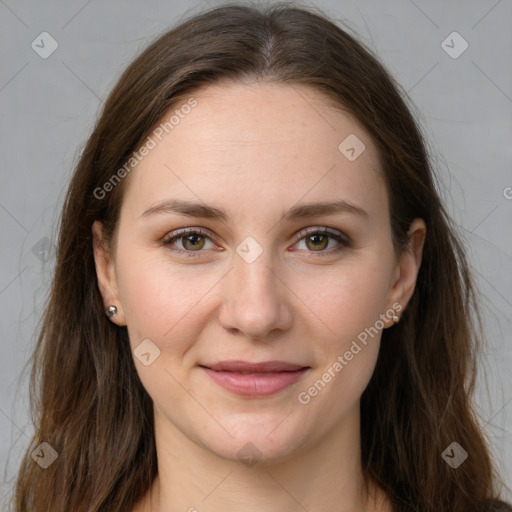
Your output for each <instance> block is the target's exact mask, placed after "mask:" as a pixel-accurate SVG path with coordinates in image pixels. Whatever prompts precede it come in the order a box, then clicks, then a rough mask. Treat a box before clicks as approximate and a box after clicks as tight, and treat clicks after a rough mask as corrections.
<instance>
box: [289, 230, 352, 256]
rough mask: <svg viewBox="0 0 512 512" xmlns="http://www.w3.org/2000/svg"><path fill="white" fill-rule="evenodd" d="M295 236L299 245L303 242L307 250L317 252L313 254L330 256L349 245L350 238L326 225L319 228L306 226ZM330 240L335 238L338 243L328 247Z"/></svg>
mask: <svg viewBox="0 0 512 512" xmlns="http://www.w3.org/2000/svg"><path fill="white" fill-rule="evenodd" d="M297 238H299V242H298V245H299V246H300V243H302V242H304V245H305V248H306V250H307V251H308V252H312V253H318V254H315V256H330V255H332V254H334V253H338V252H339V251H341V250H342V249H343V248H345V247H350V245H351V240H350V238H349V237H348V236H347V235H345V234H344V233H342V232H341V231H337V230H333V229H331V228H326V227H325V228H321V229H320V228H307V229H305V230H302V231H301V232H299V233H298V234H297ZM330 240H335V241H336V242H338V244H337V245H335V246H334V248H333V247H332V246H331V247H329V241H330ZM326 249H328V250H326Z"/></svg>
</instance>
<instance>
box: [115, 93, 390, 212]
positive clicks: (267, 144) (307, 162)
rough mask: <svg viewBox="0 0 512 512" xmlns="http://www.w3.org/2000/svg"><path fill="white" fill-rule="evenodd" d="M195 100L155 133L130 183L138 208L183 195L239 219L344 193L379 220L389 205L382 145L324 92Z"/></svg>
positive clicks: (178, 108)
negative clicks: (246, 213) (250, 213)
mask: <svg viewBox="0 0 512 512" xmlns="http://www.w3.org/2000/svg"><path fill="white" fill-rule="evenodd" d="M191 98H192V99H193V100H194V103H191V102H190V101H188V104H189V105H194V106H193V107H190V108H189V107H187V108H185V107H183V105H186V104H187V100H184V101H182V102H181V103H178V104H176V105H175V106H174V107H172V108H171V109H170V110H169V112H168V113H166V115H165V116H164V117H163V118H162V122H161V123H160V124H159V125H158V126H157V127H155V129H154V130H153V132H152V134H151V135H150V138H151V139H152V142H154V144H151V145H152V146H153V148H152V149H151V150H150V151H149V153H148V154H147V155H146V156H145V157H144V158H143V159H142V160H141V161H140V162H139V163H138V164H137V166H136V167H135V169H134V170H133V171H132V172H131V174H130V177H129V181H130V184H129V186H128V190H127V191H126V197H125V202H126V201H129V203H130V205H131V207H133V208H135V209H137V210H142V209H143V208H144V207H146V208H147V206H148V204H149V203H151V202H157V201H158V200H162V199H166V198H168V197H178V196H179V197H181V198H183V197H186V198H189V199H193V200H196V201H197V200H198V199H199V200H201V201H204V202H205V203H208V204H215V203H217V204H224V205H225V204H226V203H229V204H232V205H233V206H236V210H237V211H236V212H233V214H235V213H236V214H239V215H242V213H243V212H242V210H243V209H244V208H245V209H247V210H250V211H254V209H255V208H256V209H260V210H262V209H267V208H273V209H274V210H275V208H276V205H278V206H280V207H281V210H282V206H284V205H288V206H291V205H292V204H295V203H297V202H299V201H300V200H301V198H304V199H305V200H306V199H307V200H308V201H313V200H327V199H336V198H339V197H343V198H345V199H349V200H351V201H353V202H356V203H357V202H359V203H363V202H364V203H365V204H366V205H367V209H369V210H371V209H372V208H373V209H374V210H375V212H374V213H376V214H379V211H381V212H382V208H387V197H386V194H385V192H384V190H385V187H384V182H383V179H382V173H381V170H380V164H379V155H378V152H377V149H376V147H375V144H374V142H373V140H372V139H371V137H370V136H369V134H368V133H367V132H366V130H365V129H364V128H363V127H362V126H361V124H360V123H359V122H358V121H357V120H356V119H355V118H354V117H353V116H352V115H351V114H349V113H347V112H343V111H342V110H341V109H340V108H338V109H335V108H333V106H332V105H333V101H332V100H330V99H329V98H328V97H327V96H325V95H324V94H322V93H321V92H319V91H317V90H315V89H313V88H311V87H308V86H302V85H293V86H292V85H289V84H276V83H253V84H250V85H247V84H233V83H220V84H215V85H209V86H206V87H203V88H202V89H200V90H198V91H196V92H195V93H194V94H192V95H191V97H190V98H188V100H190V99H191ZM166 123H167V124H166ZM225 209H228V210H229V207H226V208H225ZM266 211H267V210H266ZM369 213H371V211H370V212H369Z"/></svg>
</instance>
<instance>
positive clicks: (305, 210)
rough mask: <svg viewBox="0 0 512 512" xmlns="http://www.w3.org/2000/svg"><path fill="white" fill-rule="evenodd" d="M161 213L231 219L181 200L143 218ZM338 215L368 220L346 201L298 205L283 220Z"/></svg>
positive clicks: (157, 207)
mask: <svg viewBox="0 0 512 512" xmlns="http://www.w3.org/2000/svg"><path fill="white" fill-rule="evenodd" d="M161 213H177V214H181V215H185V216H187V217H196V218H203V219H216V220H220V221H223V222H226V221H227V220H228V218H229V216H228V214H227V212H226V211H225V210H224V209H222V208H217V207H215V206H211V205H206V204H201V203H194V202H190V201H183V200H179V199H173V200H170V201H162V202H160V203H158V204H156V205H154V206H152V207H151V208H149V209H147V210H146V211H145V212H144V213H143V214H142V215H141V217H146V216H149V215H154V214H161ZM337 213H352V214H355V215H359V216H361V217H363V218H365V219H368V213H367V212H366V211H365V210H363V209H362V208H361V207H359V206H356V205H355V204H353V203H350V202H349V201H345V200H344V199H341V200H338V201H331V202H319V203H306V204H300V205H296V206H293V207H292V208H290V209H289V210H288V211H287V212H285V213H283V218H284V219H285V220H298V219H304V218H309V217H318V216H321V215H335V214H337Z"/></svg>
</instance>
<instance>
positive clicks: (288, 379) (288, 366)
mask: <svg viewBox="0 0 512 512" xmlns="http://www.w3.org/2000/svg"><path fill="white" fill-rule="evenodd" d="M199 367H200V368H201V369H202V370H203V371H204V372H205V373H206V374H207V375H208V376H209V377H210V378H211V379H212V380H213V381H214V382H215V383H216V384H218V385H219V386H220V387H222V388H223V389H225V390H227V391H229V392H231V393H233V394H235V395H238V396H245V397H253V398H257V397H265V396H271V395H274V394H276V393H278V392H280V391H282V390H284V389H286V388H288V387H289V386H292V385H293V384H295V383H296V382H298V381H299V380H300V379H301V378H302V377H303V375H304V374H305V373H306V372H307V371H308V370H309V369H310V368H311V367H310V366H302V365H298V364H292V363H287V362H284V361H266V362H262V363H251V362H246V361H222V362H220V363H215V364H208V365H199Z"/></svg>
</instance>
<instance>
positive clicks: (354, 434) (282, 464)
mask: <svg viewBox="0 0 512 512" xmlns="http://www.w3.org/2000/svg"><path fill="white" fill-rule="evenodd" d="M155 435H156V445H157V453H158V475H157V477H156V478H155V480H154V482H153V485H152V487H151V489H150V491H148V494H147V496H146V497H145V499H144V501H143V506H142V507H140V508H137V509H135V510H137V511H140V512H163V511H166V512H183V511H187V512H205V511H208V512H220V511H225V510H237V512H249V511H251V512H254V510H255V505H257V509H258V510H265V512H278V511H279V512H298V511H303V510H336V511H339V512H349V511H354V510H358V511H361V512H370V511H371V512H374V511H377V510H379V511H380V510H384V508H382V507H383V495H382V493H381V492H379V491H378V490H376V488H375V487H374V486H371V485H370V486H369V487H368V488H367V486H366V485H365V482H364V479H363V473H362V468H361V453H360V434H359V409H358V407H357V408H355V409H354V411H352V412H351V413H350V415H349V416H348V417H346V418H345V419H344V421H343V422H342V424H340V425H338V426H337V427H336V429H334V430H333V431H331V432H329V433H328V435H326V436H324V437H323V438H322V440H321V442H320V443H318V444H316V445H314V446H308V447H307V448H305V449H302V450H297V453H295V454H294V456H293V458H288V459H286V460H282V461H259V462H257V463H256V464H254V465H252V466H248V465H245V464H244V463H242V462H240V461H238V460H237V461H233V460H228V459H225V458H223V457H219V456H218V455H217V454H215V453H213V452H212V451H210V450H208V449H207V448H205V447H204V446H200V445H199V444H197V443H195V442H194V441H192V440H190V439H189V438H188V437H186V436H185V435H184V434H183V433H182V432H181V431H179V430H178V429H176V428H175V427H174V426H172V425H170V424H169V422H168V421H167V420H166V419H165V418H164V417H163V416H162V415H161V414H159V413H158V412H157V411H155Z"/></svg>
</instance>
